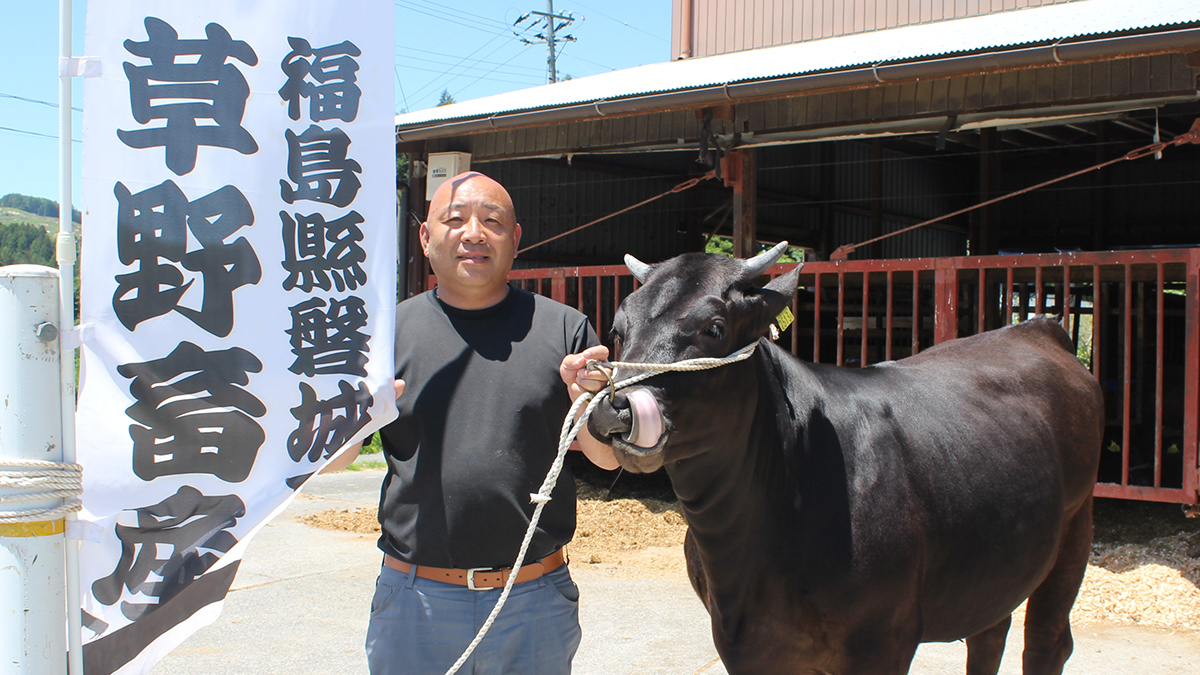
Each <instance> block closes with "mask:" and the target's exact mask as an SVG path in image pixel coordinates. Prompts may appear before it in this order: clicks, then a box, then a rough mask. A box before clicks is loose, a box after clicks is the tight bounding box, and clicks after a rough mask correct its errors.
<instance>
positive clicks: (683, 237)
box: [472, 160, 700, 269]
mask: <svg viewBox="0 0 1200 675" xmlns="http://www.w3.org/2000/svg"><path fill="white" fill-rule="evenodd" d="M660 163H662V162H661V160H660ZM677 163H678V164H681V165H686V162H677ZM472 168H473V169H475V170H478V171H481V172H483V173H485V174H487V175H489V176H492V177H493V178H495V179H496V180H498V181H500V182H501V183H502V184H504V185H505V187H507V188H508V191H509V193H510V194H511V195H512V198H513V203H514V206H515V208H516V210H517V219H518V221H519V222H520V223H521V229H522V234H521V247H522V248H524V247H526V246H530V245H532V244H536V243H538V242H541V241H543V240H544V239H547V238H549V237H551V236H553V235H556V234H560V233H562V232H565V231H567V230H570V229H572V228H574V227H578V226H579V225H583V224H585V223H587V222H589V221H592V220H594V219H596V218H599V217H601V216H604V215H608V214H610V213H613V212H614V211H618V210H620V209H622V208H624V207H626V206H629V205H632V204H636V203H638V202H640V201H642V200H644V199H647V198H649V197H653V196H654V195H657V194H660V193H662V192H665V191H667V190H669V189H670V188H671V187H673V186H674V185H676V184H678V183H679V182H681V181H683V180H685V179H686V176H673V175H666V176H664V177H654V176H653V175H647V174H648V173H649V172H648V171H639V172H636V173H635V172H622V171H621V170H620V167H619V166H615V167H613V168H611V169H609V170H589V169H586V168H578V167H572V166H568V165H566V164H565V163H559V164H555V163H550V162H539V161H536V160H535V161H528V160H527V161H499V162H485V163H481V164H473V165H472ZM667 168H671V167H667ZM698 211H699V209H698V208H697V204H696V203H695V193H693V194H686V193H684V194H676V195H670V196H668V197H664V198H663V199H660V200H657V201H655V202H652V203H650V204H647V205H646V206H643V207H640V208H638V209H635V210H632V211H630V212H629V213H627V214H622V215H620V216H617V217H615V218H612V219H609V220H606V221H604V222H602V223H599V224H596V225H593V226H591V227H589V228H587V229H584V230H581V231H579V232H577V233H575V234H572V235H569V236H567V237H563V238H561V239H558V240H555V241H553V242H549V243H547V244H545V245H544V246H538V247H537V248H534V249H533V250H531V251H529V252H527V253H522V254H520V255H519V256H518V257H517V260H516V264H515V267H517V268H518V269H523V268H527V267H546V266H548V265H554V264H564V263H565V262H570V264H572V265H580V264H613V263H620V261H621V259H622V257H623V256H624V254H625V253H632V254H633V255H635V256H637V257H638V258H640V259H643V260H648V261H649V260H663V259H665V258H669V257H671V256H673V255H675V254H677V253H680V252H683V251H687V250H698V249H699V248H700V244H699V235H698V234H696V233H695V232H694V231H693V232H692V233H691V234H690V235H689V233H688V229H687V228H688V224H689V223H691V222H694V220H695V214H696V213H697V212H698Z"/></svg>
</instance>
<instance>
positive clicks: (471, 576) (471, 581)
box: [467, 567, 500, 591]
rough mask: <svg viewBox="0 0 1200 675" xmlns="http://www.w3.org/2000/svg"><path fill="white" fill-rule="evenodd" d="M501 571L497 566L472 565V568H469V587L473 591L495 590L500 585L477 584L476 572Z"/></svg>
mask: <svg viewBox="0 0 1200 675" xmlns="http://www.w3.org/2000/svg"><path fill="white" fill-rule="evenodd" d="M499 571H500V570H498V569H496V568H495V567H472V568H471V569H469V570H467V588H469V589H471V590H472V591H494V590H496V589H497V588H498V586H476V585H475V573H476V572H499Z"/></svg>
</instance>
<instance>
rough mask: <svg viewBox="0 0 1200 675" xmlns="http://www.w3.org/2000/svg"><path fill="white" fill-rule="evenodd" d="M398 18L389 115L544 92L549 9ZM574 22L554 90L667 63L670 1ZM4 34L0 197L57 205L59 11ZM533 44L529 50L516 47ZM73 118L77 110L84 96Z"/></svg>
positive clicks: (423, 12)
mask: <svg viewBox="0 0 1200 675" xmlns="http://www.w3.org/2000/svg"><path fill="white" fill-rule="evenodd" d="M394 4H395V6H396V7H395V9H396V48H395V58H394V65H395V71H396V111H397V112H399V111H402V110H405V109H407V110H420V109H422V108H427V107H430V106H433V105H436V104H437V102H438V99H439V97H440V96H441V94H442V91H443V90H445V91H448V92H449V93H450V95H451V96H453V97H454V98H455V99H456V100H458V101H465V100H469V99H472V98H479V97H481V96H488V95H491V94H497V93H502V92H505V91H512V90H514V89H523V88H525V87H532V86H537V85H539V84H545V83H546V77H547V72H546V58H547V48H546V45H545V43H544V42H542V43H538V41H537V38H536V37H535V36H536V34H538V33H540V32H542V30H540V29H544V26H537V27H535V26H532V25H531V24H532V20H533V19H534V18H536V17H529V18H526V19H525V20H524V21H522V22H520V23H518V24H517V25H515V26H514V25H513V24H514V23H515V22H517V20H518V19H520V18H521V17H522V16H523V15H526V14H528V13H529V12H531V11H538V12H545V11H546V9H547V6H546V1H545V0H528V1H525V2H522V1H520V0H454V1H453V2H448V1H445V0H399V1H397V2H395V3H394ZM72 11H73V14H74V21H73V22H72V23H73V25H74V29H73V42H74V47H73V54H74V55H77V56H78V55H82V54H83V40H84V17H85V13H86V11H87V2H86V0H73V2H72ZM554 11H555V13H558V14H564V13H569V14H571V15H573V16H574V17H575V21H574V22H572V23H571V24H570V25H569V26H567V27H566V28H565V29H563V30H562V31H560V32H559V35H564V34H565V35H571V36H574V37H575V41H574V42H569V43H567V44H565V45H563V46H562V47H561V53H560V54H559V56H558V73H559V78H560V79H561V78H563V77H565V76H567V75H570V76H571V77H585V76H587V75H593V74H596V73H601V72H605V71H608V70H616V69H621V68H629V67H632V66H637V65H642V64H646V63H655V62H659V61H666V60H668V59H669V58H670V46H671V29H670V20H671V3H670V1H669V0H588V1H587V2H573V1H572V0H555V2H554ZM0 17H3V19H4V21H3V23H4V25H5V26H6V28H7V30H6V31H5V36H4V39H3V40H0V58H2V59H3V63H5V64H7V67H6V68H5V72H4V75H3V76H2V77H0V195H4V194H8V193H10V192H15V193H19V194H26V195H33V196H35V197H45V198H47V199H52V200H57V199H58V140H57V138H58V112H57V104H58V3H57V2H54V1H53V0H0ZM523 39H524V40H525V41H528V42H531V43H533V44H525V43H524V42H522V40H523ZM73 90H74V92H75V94H74V100H73V102H72V106H73V107H75V108H79V109H82V108H84V106H85V104H86V102H85V101H84V100H83V94H82V84H81V81H80V80H79V79H78V78H77V79H76V80H75V82H74V85H73ZM73 118H74V131H73V132H72V134H73V136H74V138H75V139H76V142H75V143H73V144H72V145H73V147H74V158H75V159H74V174H75V178H74V186H73V187H74V189H73V192H74V198H73V200H74V204H75V207H76V208H79V207H80V204H79V199H80V194H81V189H80V188H81V186H80V180H79V170H80V165H81V162H82V156H81V144H80V143H79V142H78V139H79V137H80V129H81V124H80V122H81V119H82V113H80V112H78V111H76V112H75V113H74V114H73Z"/></svg>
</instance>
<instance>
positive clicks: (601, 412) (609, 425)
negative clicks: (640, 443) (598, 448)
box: [588, 391, 633, 439]
mask: <svg viewBox="0 0 1200 675" xmlns="http://www.w3.org/2000/svg"><path fill="white" fill-rule="evenodd" d="M632 428H633V412H632V411H631V410H630V409H629V399H628V398H627V397H626V396H625V392H623V391H618V392H617V393H616V394H615V395H614V396H613V397H612V398H611V399H608V400H606V401H603V402H601V403H600V405H597V406H596V409H595V410H593V411H592V415H591V417H589V418H588V430H589V431H591V432H592V435H593V436H595V437H596V438H603V439H609V438H613V437H615V436H624V435H625V434H627V433H629V430H630V429H632Z"/></svg>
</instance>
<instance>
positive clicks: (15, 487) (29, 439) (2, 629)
mask: <svg viewBox="0 0 1200 675" xmlns="http://www.w3.org/2000/svg"><path fill="white" fill-rule="evenodd" d="M57 281H58V272H57V271H55V270H54V269H53V268H50V267H43V266H41V265H10V266H8V267H0V401H4V405H2V406H0V461H3V462H4V463H5V464H6V465H9V466H13V465H19V464H20V463H22V462H28V461H30V460H33V461H38V462H60V461H61V460H62V439H61V435H62V434H61V431H62V422H61V420H60V419H59V417H60V416H59V414H58V412H59V403H60V401H61V397H60V396H59V386H60V385H59V361H60V359H59V356H60V353H59V348H58V341H57V337H58V332H59V331H58V330H57V323H58V319H59V311H58V289H57V288H56V282H57ZM15 473H17V472H16V471H11V470H10V471H6V480H5V481H3V482H2V483H0V486H2V487H3V488H4V489H3V491H2V493H0V497H3V498H4V502H5V504H11V503H20V504H21V505H22V506H23V507H24V509H22V510H24V511H34V513H35V515H33V516H32V517H31V518H29V519H25V520H22V519H21V518H19V517H16V516H14V517H11V518H10V517H6V518H5V521H7V522H0V664H3V667H2V669H3V672H5V673H12V674H13V675H35V674H36V675H41V674H42V673H47V674H49V675H54V674H56V673H65V672H66V665H67V662H66V657H65V656H66V651H67V636H66V628H65V623H66V607H67V603H66V598H65V597H64V585H63V572H64V570H63V567H64V565H65V560H64V555H63V549H64V544H65V537H64V535H63V532H64V529H65V528H64V525H65V524H64V519H63V518H62V516H58V517H57V519H50V516H45V517H43V516H38V515H36V511H35V510H37V509H50V508H53V507H56V506H61V505H62V499H61V498H51V497H39V496H37V495H39V494H40V493H39V491H38V490H37V489H36V488H31V487H26V486H25V485H23V484H22V482H21V480H20V479H19V478H18V477H16V476H14V475H12V474H15ZM3 510H4V511H5V512H6V513H12V512H15V511H17V510H16V509H12V508H11V507H8V506H6V507H5V508H4V509H3ZM13 521H16V522H13ZM30 521H32V522H30Z"/></svg>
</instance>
